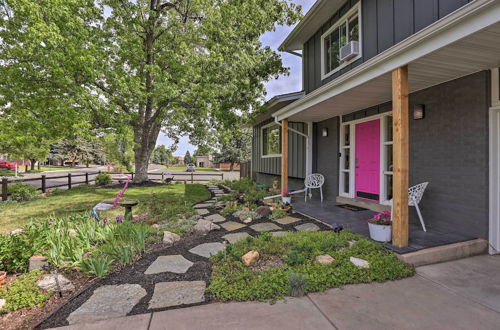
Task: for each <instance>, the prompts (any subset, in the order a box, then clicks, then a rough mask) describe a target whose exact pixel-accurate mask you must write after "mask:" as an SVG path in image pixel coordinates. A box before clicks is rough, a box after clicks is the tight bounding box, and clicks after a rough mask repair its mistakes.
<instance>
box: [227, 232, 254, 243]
mask: <svg viewBox="0 0 500 330" xmlns="http://www.w3.org/2000/svg"><path fill="white" fill-rule="evenodd" d="M249 236H250V235H248V234H247V233H244V232H243V233H233V234H227V235H224V236H222V238H224V239H225V240H226V241H228V242H229V243H231V244H232V243H236V242H238V241H240V240H242V239H244V238H246V237H249Z"/></svg>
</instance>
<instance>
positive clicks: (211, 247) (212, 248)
mask: <svg viewBox="0 0 500 330" xmlns="http://www.w3.org/2000/svg"><path fill="white" fill-rule="evenodd" d="M225 248H226V247H225V245H224V244H222V243H204V244H200V245H198V246H195V247H194V248H192V249H191V250H189V252H191V253H193V254H196V255H199V256H201V257H205V258H210V257H211V256H213V255H214V254H216V253H217V252H219V251H222V250H224V249H225Z"/></svg>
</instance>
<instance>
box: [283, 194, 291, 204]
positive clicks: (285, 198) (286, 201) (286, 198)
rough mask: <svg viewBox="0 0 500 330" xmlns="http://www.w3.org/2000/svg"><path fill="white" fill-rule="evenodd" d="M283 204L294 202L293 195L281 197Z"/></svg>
mask: <svg viewBox="0 0 500 330" xmlns="http://www.w3.org/2000/svg"><path fill="white" fill-rule="evenodd" d="M281 200H282V201H283V204H292V197H291V196H290V197H281Z"/></svg>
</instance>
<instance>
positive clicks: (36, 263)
mask: <svg viewBox="0 0 500 330" xmlns="http://www.w3.org/2000/svg"><path fill="white" fill-rule="evenodd" d="M48 267H49V262H48V261H47V258H46V257H44V256H32V257H31V258H30V261H29V267H28V270H29V271H30V272H31V271H32V270H44V269H46V268H48Z"/></svg>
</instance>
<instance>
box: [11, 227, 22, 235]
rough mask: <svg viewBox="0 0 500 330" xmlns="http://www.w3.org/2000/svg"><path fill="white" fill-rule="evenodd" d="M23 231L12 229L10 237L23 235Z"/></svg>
mask: <svg viewBox="0 0 500 330" xmlns="http://www.w3.org/2000/svg"><path fill="white" fill-rule="evenodd" d="M24 233H25V231H24V230H22V229H21V228H17V229H14V230H13V231H11V232H10V234H11V235H17V234H24Z"/></svg>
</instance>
